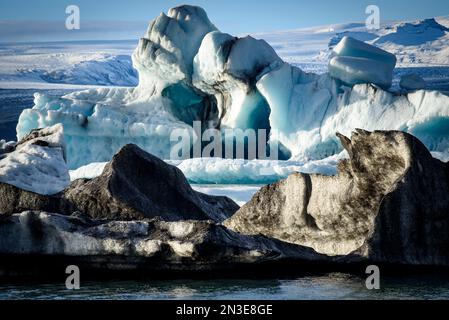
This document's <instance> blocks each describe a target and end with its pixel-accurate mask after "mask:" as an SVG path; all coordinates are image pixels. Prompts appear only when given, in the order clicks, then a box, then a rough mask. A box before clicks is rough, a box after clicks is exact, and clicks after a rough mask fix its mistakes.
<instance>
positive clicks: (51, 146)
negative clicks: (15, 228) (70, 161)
mask: <svg viewBox="0 0 449 320" xmlns="http://www.w3.org/2000/svg"><path fill="white" fill-rule="evenodd" d="M64 147H65V143H64V137H63V128H62V126H61V125H55V126H53V127H49V128H45V129H42V130H39V131H34V132H32V133H31V134H30V135H29V136H27V137H25V138H24V139H23V140H22V141H19V143H18V144H17V145H16V146H15V150H14V151H11V152H9V153H6V154H3V155H1V154H0V182H3V183H7V184H10V185H13V186H16V187H18V188H21V189H23V190H27V191H32V192H35V193H39V194H43V195H51V194H55V193H57V192H59V191H61V190H62V189H64V188H65V187H67V186H68V185H69V184H70V177H69V171H68V169H67V166H66V163H65V159H64V155H65V152H64Z"/></svg>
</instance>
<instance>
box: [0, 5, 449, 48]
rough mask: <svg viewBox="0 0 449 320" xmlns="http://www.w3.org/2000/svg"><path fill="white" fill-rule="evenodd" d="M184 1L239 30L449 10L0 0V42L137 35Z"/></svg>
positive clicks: (232, 30) (441, 13)
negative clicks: (75, 23) (76, 12)
mask: <svg viewBox="0 0 449 320" xmlns="http://www.w3.org/2000/svg"><path fill="white" fill-rule="evenodd" d="M185 3H188V4H193V5H199V6H201V7H203V8H204V9H205V10H206V12H207V13H208V15H209V18H210V19H211V21H212V22H213V23H214V24H215V25H216V26H217V27H218V28H219V29H220V30H222V31H224V32H228V33H231V34H236V35H243V34H247V33H256V32H268V31H278V30H290V29H300V28H305V27H314V26H321V25H331V24H337V23H346V22H360V21H365V19H366V17H367V15H366V14H365V9H366V7H367V6H368V5H372V4H374V5H377V6H378V7H379V8H380V17H381V20H382V21H391V20H415V19H422V18H429V17H435V16H446V15H449V0H393V1H392V0H338V1H335V0H276V1H268V0H186V1H176V0H108V1H106V0H0V42H15V41H52V40H88V39H108V40H109V39H135V38H138V37H139V36H140V35H142V34H143V32H144V31H145V29H146V26H147V25H148V22H149V21H150V20H151V19H153V18H154V17H156V16H157V15H159V14H160V12H167V10H168V9H169V8H170V7H173V6H176V5H180V4H185ZM68 5H77V6H78V7H79V8H80V16H81V28H80V30H71V31H69V30H66V29H65V19H66V18H67V14H66V13H65V9H66V7H67V6H68Z"/></svg>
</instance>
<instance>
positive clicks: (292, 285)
mask: <svg viewBox="0 0 449 320" xmlns="http://www.w3.org/2000/svg"><path fill="white" fill-rule="evenodd" d="M0 299H119V300H142V299H144V300H146V299H187V300H195V299H207V300H209V299H230V300H232V299H242V300H250V299H260V300H271V299H273V300H277V299H293V300H303V299H312V300H319V299H327V300H329V299H330V300H333V299H346V300H357V299H370V300H373V299H449V276H448V275H431V274H426V275H405V276H394V277H392V276H389V277H382V280H381V289H380V290H368V289H366V287H365V279H364V278H362V277H359V276H353V275H349V274H344V273H329V274H325V275H319V276H305V277H298V278H293V279H282V280H264V279H260V280H257V279H247V280H245V279H217V280H210V279H209V280H191V279H178V280H139V281H102V282H91V281H90V282H83V281H82V279H81V289H79V290H73V291H72V290H67V289H66V288H65V285H64V283H48V284H33V285H30V284H21V285H17V284H16V285H8V284H1V285H0Z"/></svg>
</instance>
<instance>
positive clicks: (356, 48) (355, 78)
mask: <svg viewBox="0 0 449 320" xmlns="http://www.w3.org/2000/svg"><path fill="white" fill-rule="evenodd" d="M333 53H334V54H335V56H334V57H333V58H332V59H331V60H330V62H329V73H330V75H331V76H332V77H334V78H337V79H339V80H341V81H343V82H344V83H345V84H348V85H354V84H360V83H373V84H376V85H378V86H380V87H382V88H388V87H390V86H391V82H392V79H393V70H394V67H395V65H396V57H395V56H394V55H393V54H391V53H388V52H386V51H384V50H382V49H380V48H377V47H375V46H372V45H369V44H367V43H365V42H363V41H359V40H356V39H354V38H351V37H348V36H345V37H343V39H341V41H340V42H339V43H338V45H337V46H336V47H335V48H334V49H333Z"/></svg>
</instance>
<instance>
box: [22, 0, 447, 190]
mask: <svg viewBox="0 0 449 320" xmlns="http://www.w3.org/2000/svg"><path fill="white" fill-rule="evenodd" d="M334 55H335V56H334V57H333V59H332V60H331V62H330V65H329V72H328V73H325V74H321V75H318V74H313V73H307V72H304V71H302V70H301V69H299V68H298V67H295V66H292V65H290V64H288V63H286V62H284V61H283V60H282V59H281V58H280V57H279V56H278V55H277V54H276V52H275V51H274V49H273V48H272V47H270V46H269V45H268V44H267V43H266V42H265V41H263V40H258V39H255V38H252V37H249V36H248V37H243V38H238V37H234V36H232V35H229V34H226V33H222V32H220V31H219V30H218V29H217V28H216V27H215V26H214V25H213V24H212V22H210V21H209V19H208V17H207V14H206V12H205V11H204V10H203V9H201V8H199V7H195V6H179V7H175V8H172V9H170V10H169V11H168V13H167V14H164V13H162V14H161V15H159V16H158V17H157V18H156V19H154V20H153V21H152V22H151V23H150V25H149V28H148V30H147V31H146V33H145V34H144V36H143V38H142V39H141V40H140V41H139V44H138V46H137V48H136V49H135V51H134V53H133V56H132V61H133V67H134V68H135V69H136V70H137V71H138V75H139V84H138V86H137V87H135V88H101V89H91V90H86V91H80V92H74V93H71V94H68V95H65V96H62V97H52V96H49V95H44V94H36V95H35V101H34V103H35V105H34V107H33V108H32V109H26V110H24V111H23V113H22V114H21V116H20V119H19V123H18V125H17V136H18V138H19V139H20V138H22V137H23V136H25V135H26V134H28V132H29V131H30V130H32V129H35V128H42V127H49V126H52V125H54V124H58V123H60V124H62V126H63V127H64V134H65V136H66V138H65V139H66V144H67V148H66V152H67V162H68V163H67V165H68V167H69V168H70V169H77V168H79V167H82V166H85V165H87V164H90V163H101V162H106V161H109V160H110V159H111V157H112V155H113V154H114V153H115V152H117V150H119V149H120V148H121V147H122V146H124V145H125V144H128V143H134V144H136V145H138V146H140V147H141V148H142V149H144V150H145V151H148V152H150V153H152V154H154V155H156V156H157V157H160V158H163V159H166V160H170V159H171V160H174V159H173V157H172V154H171V150H172V148H173V146H174V145H175V144H177V143H179V141H178V140H177V139H175V140H173V139H172V138H173V133H175V132H177V133H182V134H180V135H179V134H178V135H177V137H187V139H186V140H187V141H184V142H186V143H187V151H189V152H188V153H189V154H188V157H187V158H189V157H190V153H191V152H192V150H193V149H194V146H195V145H199V146H200V148H204V147H205V142H206V141H204V139H203V136H202V134H203V133H204V132H205V131H206V130H207V129H215V130H218V132H220V133H223V132H224V131H225V130H231V131H233V130H235V131H237V130H239V129H242V130H247V129H253V130H261V129H264V130H266V132H268V133H269V135H268V137H267V138H266V139H265V140H266V141H262V142H263V143H268V145H269V146H270V147H271V143H275V144H276V143H277V144H278V148H279V150H280V151H281V156H282V157H285V158H287V159H290V160H291V161H293V162H294V161H296V162H297V164H299V166H301V165H303V164H305V163H306V162H307V161H311V160H321V159H325V158H328V157H331V156H333V155H336V154H339V153H340V152H341V151H342V150H343V148H342V146H341V143H340V141H339V140H338V139H336V137H335V133H336V132H341V133H342V134H346V135H349V134H350V132H351V131H353V130H354V129H355V128H361V129H365V130H371V131H372V130H401V131H405V132H409V133H411V134H414V135H415V136H417V137H418V138H419V139H420V140H421V141H423V143H424V144H425V145H426V146H427V148H429V149H430V151H432V152H437V153H443V154H444V153H447V152H448V150H449V97H448V96H445V95H443V94H441V93H439V92H436V91H426V90H418V91H415V92H411V93H404V94H399V93H392V92H389V91H388V90H386V89H385V88H386V87H389V85H390V84H391V75H392V71H393V68H394V66H395V64H396V58H395V56H394V55H392V54H390V53H388V52H386V51H383V50H381V49H379V48H376V47H374V46H371V45H368V44H366V43H364V42H361V41H358V40H355V39H352V38H350V37H344V38H343V39H342V40H341V42H340V43H339V44H338V45H337V46H336V47H335V48H334ZM195 121H200V122H201V127H200V130H199V131H198V130H196V129H195V127H194V125H193V123H194V122H195ZM231 140H232V139H231ZM226 142H227V141H225V143H226ZM259 142H260V141H258V143H259ZM275 144H274V145H275ZM258 145H259V144H258ZM193 153H194V152H193ZM194 156H195V155H194ZM211 156H215V157H216V156H223V155H218V154H213V155H212V154H211ZM239 157H240V158H242V157H243V158H245V156H237V158H239ZM248 158H249V157H248ZM212 162H213V163H214V165H213V166H216V168H221V170H224V169H223V165H222V164H224V163H225V162H220V161H215V160H214V161H212ZM186 163H187V162H186ZM198 163H201V162H198V161H197V162H196V163H195V165H194V167H196V166H198ZM209 165H210V164H209ZM198 168H201V169H198V170H203V174H202V176H204V175H205V174H204V172H205V170H206V171H207V168H208V166H206V165H200V166H199V167H198ZM186 170H189V169H186ZM251 170H253V169H251ZM251 170H249V171H245V172H254V175H253V173H251V174H248V175H244V176H243V178H242V180H243V181H252V180H257V179H254V176H255V174H256V172H257V170H253V171H251ZM236 172H239V170H237V171H236ZM218 173H219V172H217V175H218ZM227 173H229V171H224V172H223V174H222V175H218V177H224V176H225V175H226V174H227ZM189 174H190V176H189ZM238 174H240V173H236V174H231V175H229V177H232V179H238V177H237V175H238ZM187 176H188V177H189V179H190V178H191V179H192V180H193V181H201V182H205V180H206V181H207V179H203V178H202V176H201V174H200V173H199V174H198V175H196V174H194V173H193V171H192V172H191V173H187ZM268 176H270V175H268ZM275 176H276V177H278V176H279V174H277V175H273V176H272V178H274V177H275ZM229 179H231V178H229ZM229 179H228V178H223V179H221V178H217V179H215V180H216V181H220V182H216V183H221V182H222V181H224V180H229ZM270 179H271V178H270ZM259 180H260V178H259ZM259 180H257V181H259Z"/></svg>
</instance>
